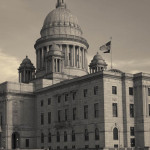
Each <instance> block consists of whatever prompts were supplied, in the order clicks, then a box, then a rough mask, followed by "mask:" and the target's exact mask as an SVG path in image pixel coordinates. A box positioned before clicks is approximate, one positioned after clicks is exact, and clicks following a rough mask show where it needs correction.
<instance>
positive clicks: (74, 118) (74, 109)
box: [73, 108, 76, 120]
mask: <svg viewBox="0 0 150 150" xmlns="http://www.w3.org/2000/svg"><path fill="white" fill-rule="evenodd" d="M73 120H76V108H73Z"/></svg>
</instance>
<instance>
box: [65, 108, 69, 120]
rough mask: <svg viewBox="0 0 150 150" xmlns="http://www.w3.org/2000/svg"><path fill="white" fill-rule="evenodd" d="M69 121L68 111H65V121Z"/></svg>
mask: <svg viewBox="0 0 150 150" xmlns="http://www.w3.org/2000/svg"><path fill="white" fill-rule="evenodd" d="M67 120H68V109H65V121H67Z"/></svg>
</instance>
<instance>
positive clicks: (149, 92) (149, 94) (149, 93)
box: [148, 88, 150, 96]
mask: <svg viewBox="0 0 150 150" xmlns="http://www.w3.org/2000/svg"><path fill="white" fill-rule="evenodd" d="M148 96H150V88H148Z"/></svg>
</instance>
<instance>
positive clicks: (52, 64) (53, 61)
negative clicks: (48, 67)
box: [52, 57, 54, 72]
mask: <svg viewBox="0 0 150 150" xmlns="http://www.w3.org/2000/svg"><path fill="white" fill-rule="evenodd" d="M52 72H54V58H53V57H52Z"/></svg>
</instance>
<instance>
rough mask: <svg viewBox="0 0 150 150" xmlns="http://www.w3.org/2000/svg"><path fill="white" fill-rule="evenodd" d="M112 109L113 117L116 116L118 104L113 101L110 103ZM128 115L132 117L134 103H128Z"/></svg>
mask: <svg viewBox="0 0 150 150" xmlns="http://www.w3.org/2000/svg"><path fill="white" fill-rule="evenodd" d="M112 110H113V117H118V104H117V103H113V104H112ZM130 117H131V118H133V117H134V104H130Z"/></svg>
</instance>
